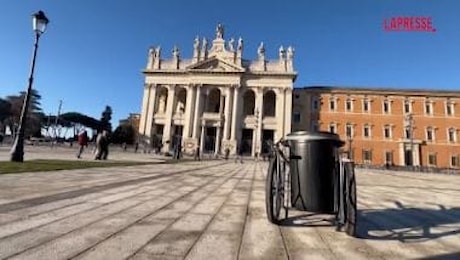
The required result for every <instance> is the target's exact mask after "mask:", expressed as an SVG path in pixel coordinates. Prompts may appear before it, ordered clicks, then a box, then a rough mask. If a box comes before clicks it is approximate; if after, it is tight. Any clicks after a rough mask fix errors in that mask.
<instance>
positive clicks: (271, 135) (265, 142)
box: [262, 130, 275, 154]
mask: <svg viewBox="0 0 460 260" xmlns="http://www.w3.org/2000/svg"><path fill="white" fill-rule="evenodd" d="M274 139H275V131H274V130H263V132H262V154H268V153H270V151H271V149H270V145H269V143H273V142H274Z"/></svg>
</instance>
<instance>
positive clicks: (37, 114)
mask: <svg viewBox="0 0 460 260" xmlns="http://www.w3.org/2000/svg"><path fill="white" fill-rule="evenodd" d="M25 95H26V92H24V91H22V92H20V94H19V95H12V96H8V97H6V101H7V102H8V103H10V105H11V106H10V113H9V115H8V117H7V118H6V119H5V120H4V123H5V124H6V125H8V126H9V128H10V129H11V130H13V132H16V130H17V128H18V127H19V120H20V118H21V112H22V106H23V103H24V98H25ZM41 98H42V97H41V95H40V94H39V93H38V91H37V90H36V89H32V92H31V93H30V100H29V102H30V104H29V109H28V111H27V112H28V113H27V121H26V124H25V136H41V129H42V122H43V117H44V116H45V115H44V113H43V110H42V108H41V103H40V100H41Z"/></svg>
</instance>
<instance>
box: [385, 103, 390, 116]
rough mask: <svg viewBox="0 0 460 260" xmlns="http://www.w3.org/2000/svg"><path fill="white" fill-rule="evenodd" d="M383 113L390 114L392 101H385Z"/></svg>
mask: <svg viewBox="0 0 460 260" xmlns="http://www.w3.org/2000/svg"><path fill="white" fill-rule="evenodd" d="M383 112H384V113H385V114H388V113H390V101H388V100H385V101H383Z"/></svg>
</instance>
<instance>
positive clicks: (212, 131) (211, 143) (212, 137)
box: [203, 127, 216, 153]
mask: <svg viewBox="0 0 460 260" xmlns="http://www.w3.org/2000/svg"><path fill="white" fill-rule="evenodd" d="M203 150H204V151H203V152H204V153H213V152H214V151H215V150H216V128H215V127H206V129H205V135H204V149H203Z"/></svg>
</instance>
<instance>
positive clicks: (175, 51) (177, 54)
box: [172, 45, 179, 59]
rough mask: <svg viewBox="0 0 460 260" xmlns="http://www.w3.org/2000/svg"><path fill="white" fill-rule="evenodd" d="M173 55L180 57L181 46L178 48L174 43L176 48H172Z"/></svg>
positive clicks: (176, 57)
mask: <svg viewBox="0 0 460 260" xmlns="http://www.w3.org/2000/svg"><path fill="white" fill-rule="evenodd" d="M172 55H173V57H174V58H175V59H179V48H177V46H176V45H174V48H173V50H172Z"/></svg>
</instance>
